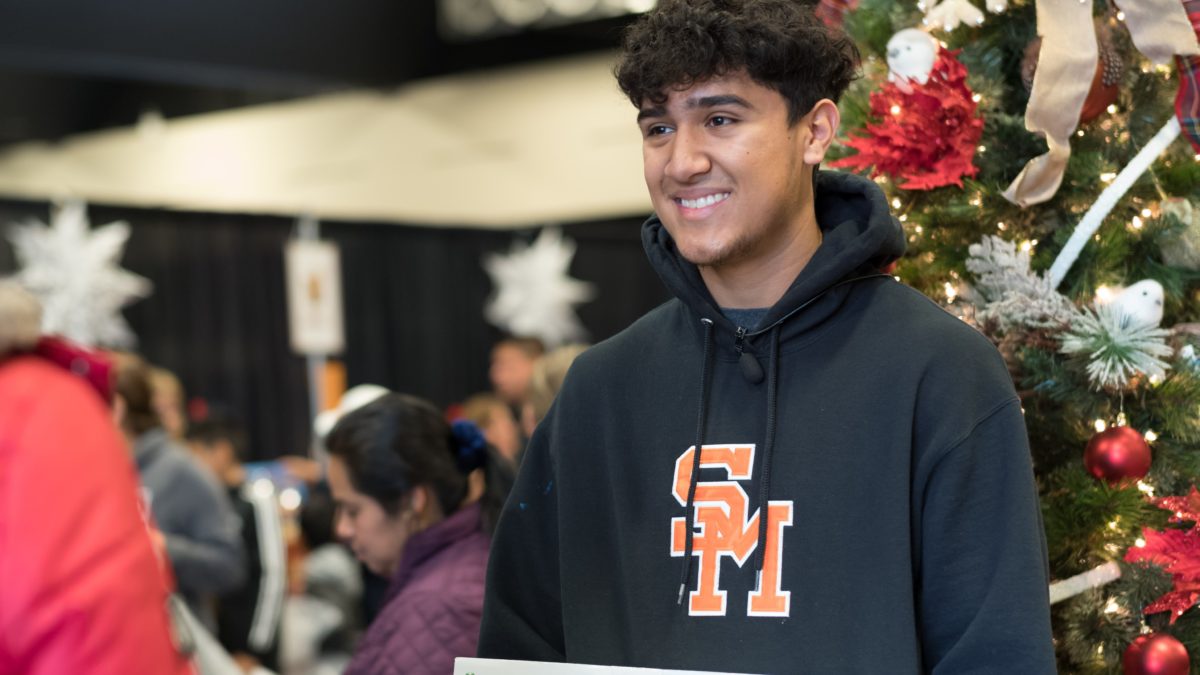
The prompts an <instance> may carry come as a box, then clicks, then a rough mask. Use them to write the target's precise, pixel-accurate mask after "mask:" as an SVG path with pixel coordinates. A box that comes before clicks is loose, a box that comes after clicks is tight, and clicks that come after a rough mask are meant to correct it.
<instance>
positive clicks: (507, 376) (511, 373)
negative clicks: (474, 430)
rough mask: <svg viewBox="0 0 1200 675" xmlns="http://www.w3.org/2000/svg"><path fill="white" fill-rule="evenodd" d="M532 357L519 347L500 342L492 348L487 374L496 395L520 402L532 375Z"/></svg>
mask: <svg viewBox="0 0 1200 675" xmlns="http://www.w3.org/2000/svg"><path fill="white" fill-rule="evenodd" d="M533 363H534V359H533V358H530V357H529V355H527V354H526V353H525V352H523V351H522V350H521V348H520V347H517V346H515V345H511V344H507V343H500V344H498V345H496V347H495V348H494V349H493V350H492V365H491V368H490V369H489V371H488V375H489V377H490V378H491V380H492V389H493V390H494V391H495V392H496V395H497V396H499V397H500V398H502V399H504V400H505V401H507V402H508V403H513V404H517V403H521V402H523V401H524V400H525V397H526V396H528V395H529V380H530V379H531V378H532V377H533Z"/></svg>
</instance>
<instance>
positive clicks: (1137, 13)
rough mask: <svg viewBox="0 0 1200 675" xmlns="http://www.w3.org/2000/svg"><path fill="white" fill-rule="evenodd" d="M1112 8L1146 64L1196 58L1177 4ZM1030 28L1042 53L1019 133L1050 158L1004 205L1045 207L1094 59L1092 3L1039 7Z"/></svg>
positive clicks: (1140, 1) (1161, 1)
mask: <svg viewBox="0 0 1200 675" xmlns="http://www.w3.org/2000/svg"><path fill="white" fill-rule="evenodd" d="M1117 5H1118V7H1120V8H1121V11H1123V12H1124V13H1125V25H1126V26H1127V27H1128V28H1129V34H1130V37H1132V38H1133V43H1134V45H1136V46H1137V48H1138V50H1139V51H1141V52H1142V54H1145V55H1146V58H1149V59H1150V60H1151V61H1153V62H1155V63H1160V64H1161V63H1166V62H1167V61H1169V60H1170V59H1171V57H1172V56H1174V55H1175V54H1200V44H1197V42H1196V32H1195V30H1193V29H1192V24H1191V22H1190V21H1189V20H1188V16H1187V12H1186V11H1185V10H1184V7H1183V3H1182V2H1180V0H1120V1H1119V2H1117ZM1037 22H1038V34H1039V35H1041V36H1042V48H1041V54H1040V55H1039V57H1038V66H1037V72H1036V73H1035V74H1034V76H1033V91H1032V93H1031V94H1030V96H1029V107H1028V108H1026V109H1025V128H1026V129H1028V130H1029V131H1031V132H1033V133H1036V134H1042V135H1044V136H1045V137H1046V145H1047V146H1049V151H1048V152H1047V153H1046V154H1044V155H1041V156H1040V157H1035V158H1033V159H1032V160H1030V161H1029V163H1028V164H1026V165H1025V168H1024V169H1022V170H1021V173H1020V174H1019V175H1018V176H1017V177H1016V179H1015V180H1013V182H1012V185H1009V186H1008V189H1007V190H1005V191H1004V198H1005V199H1007V200H1008V201H1010V202H1013V203H1014V204H1017V205H1019V206H1022V207H1025V206H1030V205H1031V204H1040V203H1042V202H1045V201H1048V200H1049V199H1050V198H1051V197H1053V196H1054V193H1056V192H1058V188H1059V186H1060V185H1062V179H1063V171H1065V170H1066V167H1067V160H1068V159H1070V157H1071V134H1073V133H1075V128H1076V127H1077V126H1078V125H1079V113H1080V112H1081V111H1082V110H1083V102H1084V100H1086V99H1087V95H1088V91H1089V90H1090V89H1091V85H1092V78H1093V77H1094V75H1095V73H1096V61H1097V60H1098V59H1099V51H1098V47H1097V45H1096V33H1095V30H1094V27H1093V23H1092V2H1091V0H1040V2H1038V3H1037ZM1080 27H1084V29H1083V30H1080Z"/></svg>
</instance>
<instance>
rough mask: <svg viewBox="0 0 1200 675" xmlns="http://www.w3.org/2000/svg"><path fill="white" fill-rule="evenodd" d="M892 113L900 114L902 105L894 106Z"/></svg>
mask: <svg viewBox="0 0 1200 675" xmlns="http://www.w3.org/2000/svg"><path fill="white" fill-rule="evenodd" d="M892 114H893V115H899V114H900V106H898V105H894V106H892Z"/></svg>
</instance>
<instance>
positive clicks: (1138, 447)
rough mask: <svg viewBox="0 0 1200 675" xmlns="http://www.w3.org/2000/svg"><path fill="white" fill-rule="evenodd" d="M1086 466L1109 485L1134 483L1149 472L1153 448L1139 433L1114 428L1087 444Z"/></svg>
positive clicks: (1125, 428)
mask: <svg viewBox="0 0 1200 675" xmlns="http://www.w3.org/2000/svg"><path fill="white" fill-rule="evenodd" d="M1083 465H1084V466H1085V467H1086V468H1087V471H1088V473H1090V474H1092V475H1093V476H1095V477H1096V478H1097V479H1099V480H1103V481H1105V482H1107V483H1108V484H1109V485H1117V484H1120V483H1125V482H1129V481H1135V480H1137V479H1139V478H1141V477H1142V476H1145V475H1146V473H1147V472H1148V471H1150V446H1149V445H1147V444H1146V439H1144V438H1142V435H1141V434H1140V433H1138V431H1137V430H1136V429H1133V428H1131V427H1112V428H1111V429H1108V430H1106V431H1101V432H1100V433H1098V434H1096V435H1095V436H1092V440H1090V441H1088V444H1087V450H1085V451H1084V453H1083Z"/></svg>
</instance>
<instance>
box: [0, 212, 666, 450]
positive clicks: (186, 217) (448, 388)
mask: <svg viewBox="0 0 1200 675" xmlns="http://www.w3.org/2000/svg"><path fill="white" fill-rule="evenodd" d="M89 215H90V219H91V222H92V225H93V227H96V226H99V225H103V224H106V223H109V222H112V221H114V220H125V221H127V222H129V223H130V226H131V229H132V236H131V237H130V241H129V243H128V245H127V246H126V250H125V255H124V257H123V259H122V266H123V267H125V268H127V269H129V270H131V271H133V272H136V273H138V274H140V275H142V276H145V277H147V278H148V279H150V280H151V281H152V282H153V283H154V293H153V295H152V296H151V297H149V298H147V299H146V300H142V301H140V302H137V303H135V304H133V305H131V306H130V307H129V308H127V309H126V310H125V316H126V318H127V319H128V320H129V323H130V324H131V325H132V327H133V329H134V332H135V333H136V334H137V335H138V337H139V348H138V350H139V351H140V352H141V353H142V354H143V355H145V356H146V358H147V359H149V360H150V361H152V362H153V363H155V364H158V365H161V366H163V367H165V368H167V369H168V370H171V371H172V372H174V373H176V374H177V375H178V376H179V378H180V380H181V381H182V382H183V385H184V387H185V389H186V390H187V392H188V395H189V397H202V398H205V399H207V400H209V401H214V402H219V403H221V404H223V405H225V406H227V407H229V408H230V409H231V410H232V411H234V412H236V413H237V414H238V415H239V416H241V417H242V418H243V419H245V420H246V421H247V425H248V427H249V431H250V436H251V458H253V459H267V458H272V457H276V456H278V455H281V454H302V453H304V452H305V451H306V449H307V447H308V443H309V426H310V425H309V419H310V412H309V409H308V385H307V377H306V372H305V361H304V358H303V357H301V356H297V355H295V354H293V353H292V352H291V351H290V349H289V347H288V329H287V306H286V300H285V290H284V271H283V245H284V243H285V241H286V240H287V238H288V237H289V236H290V235H291V233H292V230H293V221H292V220H291V219H286V218H278V217H267V216H242V215H228V214H210V213H184V212H174V211H161V210H151V209H129V208H110V207H91V208H90V209H89ZM48 217H49V207H48V206H47V205H46V204H42V203H29V202H14V201H9V202H0V227H4V228H7V225H8V224H9V223H12V222H16V221H24V220H26V219H28V218H37V219H39V220H41V221H43V222H45V221H46V220H47V219H48ZM639 225H640V219H627V220H620V221H615V222H602V223H581V224H574V225H568V226H566V227H565V228H564V230H565V232H566V234H567V235H568V236H569V237H571V238H572V239H574V240H575V241H576V242H577V244H578V249H577V253H576V256H575V260H574V262H573V264H572V267H571V275H572V276H573V277H576V278H579V279H583V280H585V281H590V282H592V283H593V284H595V286H596V289H597V296H596V299H595V300H593V301H591V302H590V303H587V304H585V305H583V306H581V307H580V308H579V315H580V318H581V320H582V321H583V324H584V326H585V327H587V329H588V330H589V332H590V334H591V337H592V339H593V340H594V341H598V340H601V339H604V338H607V337H609V336H611V335H613V334H614V333H616V332H618V331H619V330H621V329H622V328H624V327H625V326H627V325H629V324H630V323H631V322H632V321H633V320H635V319H636V318H637V317H639V316H641V315H642V314H643V313H645V312H646V311H648V310H649V309H651V308H653V307H654V306H656V305H657V304H659V303H661V302H662V301H663V300H665V299H666V297H667V296H666V292H665V290H664V289H663V288H662V285H661V284H660V282H659V281H658V279H657V277H656V276H655V274H654V272H653V271H652V270H651V269H650V267H649V264H648V263H647V262H646V260H645V255H644V254H643V252H642V247H641V240H640V234H639ZM536 234H537V230H536V229H532V228H531V229H528V230H519V231H516V232H510V231H489V230H471V229H454V228H434V227H415V226H397V225H381V224H355V223H331V222H325V223H322V225H321V236H322V238H323V239H328V240H331V241H334V242H336V243H337V244H338V246H339V247H340V249H341V264H342V275H343V280H342V283H343V295H344V297H345V304H344V309H345V324H346V351H345V353H344V354H342V355H340V356H339V358H341V359H342V360H344V362H345V364H346V371H347V380H348V384H349V385H350V386H353V385H355V384H361V383H364V382H372V383H377V384H382V385H384V386H387V387H389V388H392V389H395V390H399V391H405V392H409V393H413V394H417V395H420V396H424V397H426V398H429V399H430V400H432V401H434V402H435V403H436V404H438V405H441V406H444V405H447V404H449V403H451V402H454V401H458V400H461V399H463V398H465V397H466V396H468V395H470V394H472V393H474V392H477V391H483V390H486V389H488V387H489V384H488V380H487V366H488V357H489V352H490V348H491V345H492V343H493V342H495V341H496V340H497V339H498V338H500V337H501V333H500V331H499V330H497V329H496V328H495V327H493V326H490V325H489V324H487V323H486V322H485V321H484V319H483V307H484V303H485V302H486V300H487V298H488V296H489V294H490V293H491V291H492V287H491V280H490V278H489V277H488V276H487V274H486V272H485V271H484V270H483V268H482V266H481V265H480V260H481V258H482V257H483V255H484V254H486V253H490V252H504V251H507V250H508V249H509V247H510V246H511V244H512V242H513V241H516V240H519V241H526V242H528V241H532V239H533V238H534V237H535V236H536ZM15 265H16V263H15V260H14V257H13V252H12V249H11V245H10V244H9V242H8V240H7V238H0V275H7V274H9V273H12V272H13V271H15V268H16V267H15Z"/></svg>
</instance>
